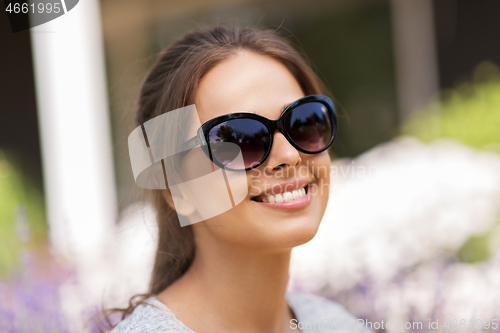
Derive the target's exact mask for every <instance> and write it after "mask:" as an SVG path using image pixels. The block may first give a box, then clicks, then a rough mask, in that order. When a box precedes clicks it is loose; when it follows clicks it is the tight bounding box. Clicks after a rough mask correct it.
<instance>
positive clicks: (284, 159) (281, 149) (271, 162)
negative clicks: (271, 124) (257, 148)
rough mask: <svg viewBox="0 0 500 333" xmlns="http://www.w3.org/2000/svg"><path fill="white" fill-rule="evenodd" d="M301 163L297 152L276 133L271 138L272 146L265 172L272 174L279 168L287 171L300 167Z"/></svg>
mask: <svg viewBox="0 0 500 333" xmlns="http://www.w3.org/2000/svg"><path fill="white" fill-rule="evenodd" d="M301 162H302V159H301V157H300V153H299V151H298V150H297V149H295V148H294V147H293V146H292V145H291V144H290V142H288V140H287V139H286V138H285V136H284V135H283V134H282V133H281V132H280V131H276V132H275V133H274V136H273V146H272V148H271V151H270V152H269V156H268V158H267V161H266V171H267V172H270V173H272V172H274V171H277V170H279V169H281V168H286V169H288V168H290V167H295V166H298V165H300V163H301Z"/></svg>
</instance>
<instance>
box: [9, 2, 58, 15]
mask: <svg viewBox="0 0 500 333" xmlns="http://www.w3.org/2000/svg"><path fill="white" fill-rule="evenodd" d="M5 11H6V12H9V13H10V14H12V13H14V14H20V13H23V14H27V13H33V14H35V13H38V14H42V13H47V14H50V13H54V14H59V13H60V12H61V4H60V3H39V4H37V5H36V6H35V4H34V3H32V4H30V5H28V4H27V3H14V4H13V3H9V4H8V5H7V8H5Z"/></svg>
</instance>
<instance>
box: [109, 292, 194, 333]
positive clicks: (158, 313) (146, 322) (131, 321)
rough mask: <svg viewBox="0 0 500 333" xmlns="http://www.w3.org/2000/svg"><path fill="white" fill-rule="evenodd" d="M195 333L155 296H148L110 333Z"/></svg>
mask: <svg viewBox="0 0 500 333" xmlns="http://www.w3.org/2000/svg"><path fill="white" fill-rule="evenodd" d="M157 332H162V333H163V332H165V333H173V332H175V333H194V332H193V331H192V330H190V329H189V328H188V327H187V326H186V325H184V324H183V323H182V322H181V321H180V320H179V319H178V318H177V317H176V316H175V315H174V314H173V313H172V311H170V309H169V308H167V306H166V305H165V304H163V303H161V302H160V301H159V300H158V299H156V298H155V297H151V298H148V299H147V300H146V301H145V303H144V304H140V305H138V306H137V307H136V308H135V310H134V311H133V312H132V313H131V314H130V315H129V316H128V317H127V318H125V319H124V320H123V321H121V322H120V323H119V324H118V325H116V326H115V328H113V329H112V330H111V331H109V332H108V333H157Z"/></svg>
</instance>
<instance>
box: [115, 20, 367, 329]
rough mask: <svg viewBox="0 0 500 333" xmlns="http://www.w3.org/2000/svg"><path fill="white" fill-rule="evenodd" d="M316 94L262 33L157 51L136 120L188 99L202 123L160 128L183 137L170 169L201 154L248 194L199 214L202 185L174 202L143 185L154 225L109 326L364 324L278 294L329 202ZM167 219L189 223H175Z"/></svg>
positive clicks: (277, 42)
mask: <svg viewBox="0 0 500 333" xmlns="http://www.w3.org/2000/svg"><path fill="white" fill-rule="evenodd" d="M325 93H326V92H325V89H324V88H323V85H322V84H321V83H320V81H319V80H318V78H317V77H316V75H315V74H314V73H313V71H312V70H311V68H310V67H309V65H308V64H307V62H306V61H305V60H304V59H303V58H302V57H301V56H300V55H299V53H298V52H296V51H295V50H294V49H293V48H292V47H291V46H290V45H289V43H288V42H287V41H286V40H285V39H283V38H281V37H279V36H277V35H276V34H275V33H274V32H272V31H267V30H260V29H255V28H238V27H228V26H217V27H215V28H211V29H206V30H199V31H195V32H191V33H188V34H187V35H185V36H184V37H182V38H181V39H179V40H177V41H176V42H175V43H173V44H172V45H170V46H169V47H168V48H167V49H166V50H165V51H164V52H163V53H162V54H161V55H160V56H159V59H158V61H157V62H156V64H155V65H154V67H153V68H152V70H151V72H150V74H149V75H148V77H147V78H146V80H145V82H144V84H143V87H142V91H141V97H140V100H139V109H138V111H137V117H136V122H137V124H138V125H141V124H144V123H146V122H147V121H149V120H152V119H154V118H155V117H158V116H160V115H162V114H165V113H166V112H169V111H170V110H179V109H180V108H182V107H185V106H189V105H193V104H194V105H195V106H196V111H197V114H198V117H199V120H200V124H201V125H202V126H201V128H200V127H198V128H197V126H195V127H193V128H190V129H189V130H186V131H187V133H188V135H186V133H185V132H186V131H182V130H179V128H180V127H182V126H180V125H179V123H176V122H175V121H170V122H169V123H166V124H165V127H164V131H165V133H169V134H170V135H171V134H172V133H178V135H176V138H182V139H179V140H181V141H186V142H187V144H188V145H189V149H188V150H186V152H185V154H184V155H183V157H182V161H181V162H180V163H181V172H182V173H184V174H185V175H190V174H191V175H194V174H195V173H196V167H197V165H198V164H199V162H197V161H200V158H204V159H205V160H207V161H209V162H210V163H211V162H213V163H214V165H215V166H216V167H219V168H225V169H226V171H225V172H226V174H229V173H238V174H240V175H244V177H245V178H246V181H247V182H246V184H247V185H245V186H247V188H246V191H245V193H247V194H246V195H245V196H244V197H242V199H241V200H239V201H240V202H236V203H234V205H233V207H232V208H231V209H228V210H226V211H224V212H222V213H220V214H218V215H215V216H212V217H210V218H207V219H203V218H200V216H201V217H203V214H201V213H200V209H199V207H200V204H199V202H200V200H202V199H203V197H202V196H203V195H204V196H207V193H199V191H198V192H197V191H186V192H185V193H183V194H182V195H181V197H182V198H181V199H179V198H177V201H176V199H175V198H174V195H173V194H172V193H173V192H172V191H171V189H169V188H167V189H166V190H150V194H151V199H152V202H153V204H154V206H155V208H156V210H157V220H158V226H159V242H158V250H157V253H156V257H155V264H154V269H153V273H152V279H151V283H150V290H149V293H148V294H146V295H140V296H141V297H140V298H139V301H134V299H133V300H131V303H130V304H131V305H130V307H129V308H127V309H123V310H122V312H123V318H124V319H123V320H122V322H120V323H119V324H118V325H117V326H116V327H114V329H113V330H111V332H112V333H132V332H190V333H193V332H197V333H204V332H270V333H271V332H298V331H304V332H306V331H307V332H308V331H314V332H321V331H329V332H330V331H335V328H336V330H342V331H350V332H354V331H356V332H358V331H363V329H362V328H360V327H359V326H358V325H357V323H356V321H355V319H354V318H353V317H352V316H351V315H349V314H348V313H347V312H346V311H345V310H344V309H343V308H342V307H341V306H339V305H338V304H336V303H334V302H332V301H329V300H326V299H323V298H320V297H316V296H312V295H305V294H295V293H287V292H286V289H287V282H288V269H289V261H290V252H291V249H292V248H293V247H295V246H297V245H300V244H303V243H305V242H307V241H309V240H311V239H312V238H313V237H314V235H315V234H316V231H317V229H318V227H319V224H320V221H321V218H322V216H323V213H324V211H325V208H326V204H327V201H328V193H329V191H328V187H329V168H330V158H329V155H328V153H327V148H328V147H329V146H330V145H331V143H332V141H333V139H334V137H335V133H336V130H337V128H336V125H337V122H336V114H335V109H334V106H333V104H332V102H331V100H330V99H329V98H328V97H325V96H324V94H325ZM172 119H175V118H172ZM176 131H177V132H176ZM191 136H192V138H191ZM224 144H229V146H231V145H232V146H233V147H238V149H237V150H236V153H235V151H231V149H229V148H227V147H228V146H227V145H226V146H224ZM195 146H198V147H200V146H201V147H202V148H203V149H201V150H198V152H197V151H196V150H195V149H192V150H191V148H193V147H195ZM200 152H201V155H202V156H200ZM238 153H241V155H240V157H242V158H243V160H241V159H239V160H238V161H237V159H236V157H235V156H236V155H237V154H238ZM190 155H191V156H190ZM167 178H168V177H167ZM191 178H193V177H191ZM168 183H169V184H170V179H169V180H168ZM170 187H172V186H170ZM208 195H210V194H208ZM212 196H217V194H212ZM179 200H181V201H182V205H181V204H179ZM176 207H177V211H176ZM179 207H182V208H181V209H180V208H179ZM212 215H213V214H212ZM178 216H182V217H185V218H187V219H188V220H190V221H192V223H191V224H188V225H186V226H181V225H180V223H179V218H178ZM200 219H201V221H200V222H197V221H199V220H200ZM194 222H197V223H194ZM332 264H334V263H332ZM136 299H137V298H135V300H136Z"/></svg>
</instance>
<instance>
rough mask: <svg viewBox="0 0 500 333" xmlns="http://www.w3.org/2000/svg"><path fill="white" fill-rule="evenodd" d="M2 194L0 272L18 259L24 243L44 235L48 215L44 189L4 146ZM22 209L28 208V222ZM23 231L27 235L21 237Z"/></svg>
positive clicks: (0, 154)
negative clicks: (20, 168)
mask: <svg viewBox="0 0 500 333" xmlns="http://www.w3.org/2000/svg"><path fill="white" fill-rule="evenodd" d="M0 198H1V199H0V276H4V275H6V274H7V273H8V272H9V270H10V269H11V268H12V267H13V266H14V265H15V264H16V262H17V261H18V254H19V251H20V250H21V249H22V248H23V246H26V245H27V244H25V243H27V242H28V241H33V242H37V241H41V240H43V239H44V238H45V236H46V221H45V220H46V218H45V208H44V200H43V195H42V193H40V192H39V191H38V190H37V189H36V187H35V186H33V185H32V184H31V182H30V181H29V179H28V178H27V177H26V176H24V175H22V174H21V172H20V171H19V167H18V165H17V164H16V163H15V161H14V160H13V158H12V157H10V158H9V157H8V156H7V154H6V153H5V152H3V151H1V150H0ZM23 212H27V216H26V219H25V220H26V223H25V224H23V223H22V220H23ZM23 232H24V234H25V235H24V237H19V236H23V235H19V233H23ZM26 232H29V234H28V235H26ZM26 236H29V237H28V239H27V237H26Z"/></svg>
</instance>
